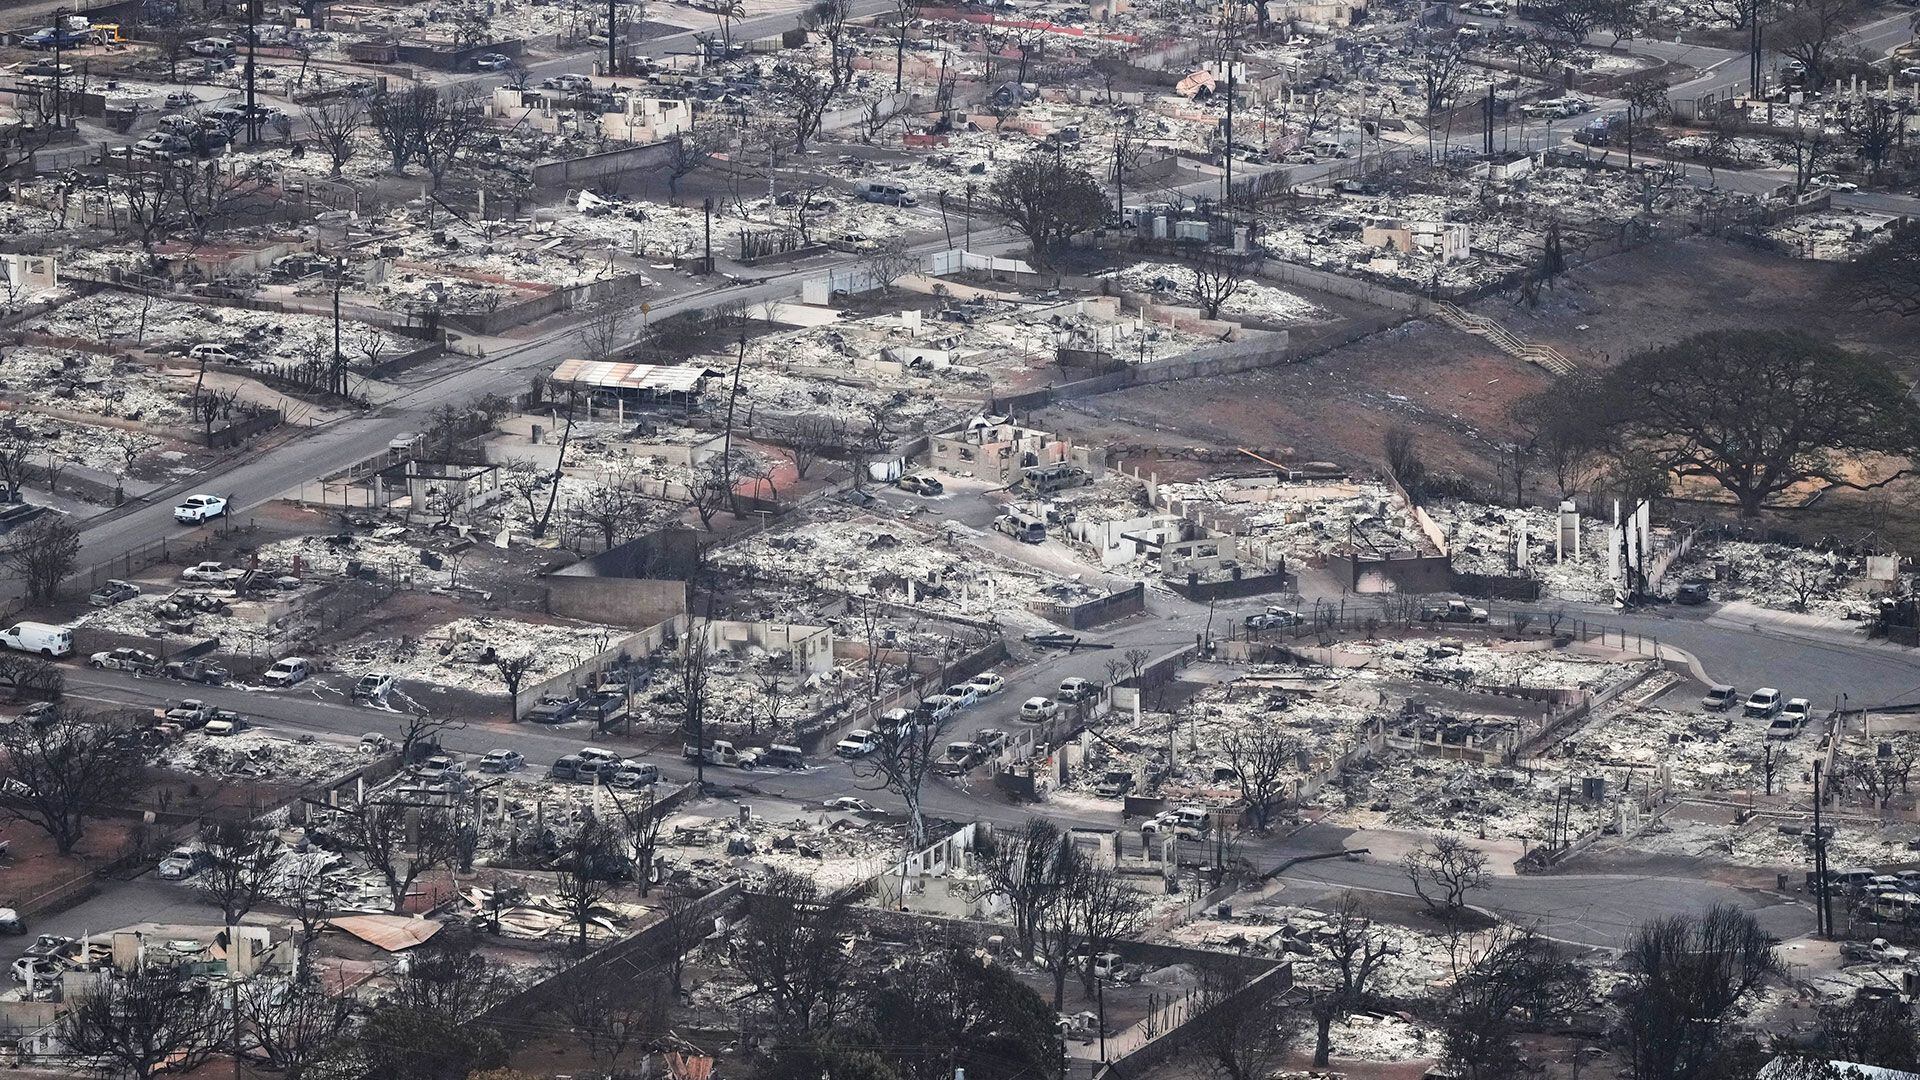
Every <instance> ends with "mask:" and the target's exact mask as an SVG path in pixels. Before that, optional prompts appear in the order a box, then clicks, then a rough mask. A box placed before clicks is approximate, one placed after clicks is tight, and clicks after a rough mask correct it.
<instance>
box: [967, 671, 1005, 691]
mask: <svg viewBox="0 0 1920 1080" xmlns="http://www.w3.org/2000/svg"><path fill="white" fill-rule="evenodd" d="M967 685H968V686H971V687H973V692H974V694H975V695H977V696H979V697H990V696H992V695H994V694H997V693H999V692H1000V691H1002V690H1004V689H1006V686H1007V680H1006V679H1004V678H1002V677H1001V676H1000V675H998V674H996V673H994V672H991V671H983V672H981V673H980V674H978V675H975V676H974V677H973V678H971V679H968V680H967Z"/></svg>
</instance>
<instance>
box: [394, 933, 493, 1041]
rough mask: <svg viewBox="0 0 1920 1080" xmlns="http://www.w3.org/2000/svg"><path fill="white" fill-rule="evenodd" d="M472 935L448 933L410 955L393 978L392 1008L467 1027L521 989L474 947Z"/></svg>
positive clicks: (416, 948) (434, 938)
mask: <svg viewBox="0 0 1920 1080" xmlns="http://www.w3.org/2000/svg"><path fill="white" fill-rule="evenodd" d="M475 944H476V939H475V938H474V936H473V935H472V934H470V933H458V932H449V931H448V930H443V931H441V932H440V933H438V934H435V935H434V936H433V938H432V940H430V941H428V942H426V943H425V944H423V945H418V946H415V948H414V949H412V950H410V952H411V953H412V955H411V957H410V959H411V960H412V962H411V963H410V964H408V965H407V967H406V968H405V970H403V971H400V972H396V973H395V974H394V977H393V1003H394V1004H395V1005H397V1006H400V1007H402V1008H406V1009H412V1010H416V1011H418V1012H421V1013H424V1014H427V1015H430V1016H436V1017H439V1018H441V1019H444V1020H446V1021H448V1022H449V1023H453V1024H464V1023H466V1022H468V1021H470V1020H472V1019H474V1018H475V1017H477V1016H479V1015H480V1014H482V1013H484V1012H486V1011H487V1010H488V1009H490V1008H492V1007H493V1006H494V1005H496V1004H498V1003H499V1002H501V1001H503V1000H505V999H506V997H507V996H508V995H510V994H511V993H513V991H514V990H515V989H516V985H515V983H514V980H513V978H512V977H511V976H510V975H509V974H508V973H507V972H506V970H504V969H503V967H502V966H501V965H499V964H497V963H495V962H494V961H492V960H489V959H488V958H487V957H486V955H485V954H483V953H481V952H479V951H477V950H476V948H475Z"/></svg>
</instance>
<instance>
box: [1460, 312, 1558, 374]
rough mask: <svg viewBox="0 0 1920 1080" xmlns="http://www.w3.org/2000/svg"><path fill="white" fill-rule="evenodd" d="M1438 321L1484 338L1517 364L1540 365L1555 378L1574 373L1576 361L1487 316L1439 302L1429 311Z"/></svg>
mask: <svg viewBox="0 0 1920 1080" xmlns="http://www.w3.org/2000/svg"><path fill="white" fill-rule="evenodd" d="M1429 310H1430V312H1431V313H1432V315H1433V316H1434V318H1437V319H1439V320H1440V321H1441V322H1443V323H1445V324H1446V325H1448V326H1451V327H1453V328H1454V329H1455V330H1458V331H1461V332H1462V333H1467V334H1472V335H1474V336H1475V337H1483V338H1486V339H1487V340H1488V341H1490V342H1492V343H1493V347H1494V348H1496V349H1499V350H1500V351H1501V352H1503V353H1506V354H1507V355H1508V356H1511V357H1513V358H1515V359H1517V360H1525V361H1526V362H1528V363H1530V364H1539V365H1540V366H1541V367H1543V368H1546V369H1547V370H1548V371H1551V372H1553V373H1554V374H1555V375H1571V374H1573V373H1574V370H1575V369H1574V365H1573V361H1571V360H1569V359H1567V358H1566V356H1565V355H1563V354H1562V353H1561V352H1560V350H1558V349H1556V348H1554V347H1553V346H1551V345H1539V344H1535V343H1533V342H1530V341H1528V340H1526V339H1525V338H1523V337H1521V336H1520V335H1518V334H1515V333H1514V332H1513V331H1511V330H1509V329H1507V328H1506V327H1504V326H1502V325H1500V322H1499V320H1497V319H1490V318H1488V317H1487V316H1485V315H1476V314H1474V313H1473V312H1471V311H1467V310H1466V309H1464V308H1462V307H1460V305H1458V304H1453V303H1449V302H1447V301H1445V300H1441V301H1438V302H1436V303H1434V304H1433V305H1431V307H1430V308H1429Z"/></svg>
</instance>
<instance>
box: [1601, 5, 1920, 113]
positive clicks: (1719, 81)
mask: <svg viewBox="0 0 1920 1080" xmlns="http://www.w3.org/2000/svg"><path fill="white" fill-rule="evenodd" d="M1912 19H1913V13H1912V12H1910V11H1899V12H1896V13H1894V14H1892V15H1888V16H1886V17H1884V18H1880V19H1875V20H1874V21H1873V22H1870V23H1867V24H1865V25H1863V26H1860V27H1857V28H1855V29H1854V30H1852V31H1851V32H1849V33H1848V34H1847V35H1846V36H1845V38H1844V45H1843V46H1842V47H1841V48H1840V49H1836V50H1835V52H1836V53H1837V52H1841V51H1844V50H1845V49H1849V48H1858V49H1861V50H1864V51H1865V52H1867V53H1868V54H1870V55H1873V56H1882V55H1885V54H1886V53H1889V52H1891V51H1893V49H1894V48H1895V47H1896V46H1899V45H1904V44H1906V43H1907V42H1908V41H1910V40H1912V38H1913V29H1912ZM1649 44H1658V43H1643V42H1637V41H1636V42H1634V43H1632V45H1630V46H1629V48H1631V50H1632V51H1634V52H1641V51H1643V46H1645V45H1649ZM1682 47H1683V48H1684V46H1682ZM1644 51H1647V52H1648V54H1649V55H1655V56H1657V55H1660V54H1659V53H1656V52H1652V51H1651V50H1650V49H1646V50H1644ZM1723 51H1724V50H1718V49H1698V50H1696V52H1695V58H1694V59H1693V60H1684V59H1682V60H1680V62H1681V63H1685V64H1687V65H1688V66H1690V67H1701V66H1702V64H1701V63H1700V61H1701V60H1706V61H1707V62H1708V64H1707V70H1705V71H1704V72H1703V74H1701V75H1700V76H1698V77H1697V78H1694V79H1691V80H1688V81H1687V82H1684V83H1681V84H1679V85H1677V86H1675V87H1673V88H1672V89H1671V90H1669V91H1668V93H1667V97H1668V99H1669V100H1673V101H1683V100H1692V99H1695V98H1700V97H1704V96H1706V95H1708V94H1713V95H1716V96H1718V97H1721V98H1726V97H1741V96H1744V95H1745V94H1746V93H1747V91H1748V90H1749V89H1750V88H1751V87H1750V86H1749V83H1748V71H1747V63H1746V56H1747V54H1746V53H1743V52H1729V53H1726V54H1725V58H1724V59H1722V60H1720V61H1717V62H1716V61H1714V60H1712V54H1713V53H1719V52H1723ZM1768 57H1775V58H1776V59H1777V54H1775V53H1773V52H1772V51H1771V50H1767V49H1766V48H1765V46H1764V44H1763V45H1762V56H1761V60H1762V62H1763V63H1764V62H1766V60H1767V58H1768Z"/></svg>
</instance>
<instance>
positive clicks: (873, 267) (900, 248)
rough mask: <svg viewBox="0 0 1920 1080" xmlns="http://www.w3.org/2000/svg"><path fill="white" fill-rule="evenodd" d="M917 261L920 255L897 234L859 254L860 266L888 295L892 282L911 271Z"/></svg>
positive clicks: (890, 291)
mask: <svg viewBox="0 0 1920 1080" xmlns="http://www.w3.org/2000/svg"><path fill="white" fill-rule="evenodd" d="M919 263H920V257H919V256H917V255H915V254H914V253H913V249H912V248H909V247H908V246H907V242H906V241H905V240H902V239H900V238H899V237H897V236H895V237H891V238H889V239H886V240H882V241H881V242H880V243H878V244H875V245H874V246H873V247H871V248H869V249H867V250H866V251H864V252H861V254H860V268H861V269H863V270H865V271H866V272H867V273H869V274H871V275H873V280H874V281H876V282H878V283H879V285H880V291H881V292H882V293H883V294H885V295H888V296H891V295H892V294H893V283H894V282H896V281H899V280H900V279H901V278H903V277H906V276H907V275H908V274H911V273H913V271H914V268H915V267H917V266H918V265H919Z"/></svg>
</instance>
